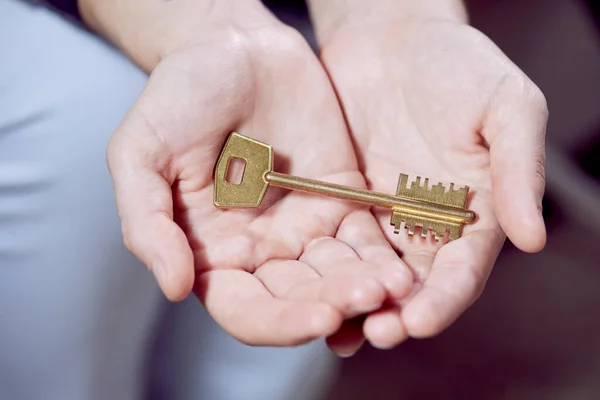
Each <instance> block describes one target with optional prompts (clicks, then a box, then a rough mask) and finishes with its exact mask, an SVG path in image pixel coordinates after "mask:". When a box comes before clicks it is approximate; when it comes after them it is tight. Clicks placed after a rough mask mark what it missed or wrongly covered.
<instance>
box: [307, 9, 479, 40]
mask: <svg viewBox="0 0 600 400" xmlns="http://www.w3.org/2000/svg"><path fill="white" fill-rule="evenodd" d="M308 4H309V8H310V12H311V19H312V21H313V24H314V27H315V33H316V35H317V39H318V40H319V42H320V43H324V42H327V40H328V39H329V38H330V37H331V36H332V35H333V34H334V33H335V32H336V31H337V30H338V29H340V28H348V27H352V26H356V25H364V24H384V23H395V24H402V23H403V22H406V23H410V22H413V21H417V20H431V19H438V20H448V21H454V22H457V23H464V24H466V23H468V14H467V10H466V7H465V5H464V3H463V0H373V1H369V2H367V1H364V0H308Z"/></svg>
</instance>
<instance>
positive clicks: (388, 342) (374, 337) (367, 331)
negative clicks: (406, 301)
mask: <svg viewBox="0 0 600 400" xmlns="http://www.w3.org/2000/svg"><path fill="white" fill-rule="evenodd" d="M363 332H364V335H365V337H366V339H367V340H368V341H369V343H371V345H372V346H373V347H375V348H378V349H382V350H387V349H391V348H394V347H395V346H397V345H399V344H400V343H402V342H404V341H405V340H406V339H408V332H407V330H406V328H405V326H404V323H403V322H402V315H401V308H400V306H398V305H390V306H387V307H384V308H382V309H380V310H377V311H375V312H374V313H371V314H369V316H368V317H367V319H366V320H365V323H364V327H363Z"/></svg>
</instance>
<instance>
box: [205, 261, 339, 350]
mask: <svg viewBox="0 0 600 400" xmlns="http://www.w3.org/2000/svg"><path fill="white" fill-rule="evenodd" d="M194 293H195V294H196V296H198V298H199V299H200V301H201V302H202V303H203V304H204V306H205V307H206V309H207V310H208V312H209V313H210V314H211V315H212V317H213V318H214V319H215V320H216V321H217V323H218V324H219V325H221V327H223V329H225V331H227V332H228V333H229V334H230V335H232V336H233V337H235V338H236V339H238V340H239V341H241V342H242V343H245V344H248V345H252V346H296V345H300V344H304V343H307V342H310V341H312V340H314V339H317V338H319V337H324V336H329V335H331V334H333V333H334V332H336V331H337V330H338V329H339V328H340V326H341V324H342V316H341V314H340V313H339V312H338V311H336V310H335V309H334V308H333V307H332V306H330V305H329V304H327V303H324V302H320V301H298V300H288V299H278V298H275V297H273V296H272V295H271V294H270V293H269V292H268V291H267V289H266V288H265V287H264V286H263V284H262V283H261V282H260V281H259V280H258V279H257V278H256V277H254V276H253V275H251V274H249V273H247V272H245V271H237V270H214V271H208V272H205V273H203V274H202V275H201V276H200V277H199V279H198V281H197V283H196V285H195V287H194Z"/></svg>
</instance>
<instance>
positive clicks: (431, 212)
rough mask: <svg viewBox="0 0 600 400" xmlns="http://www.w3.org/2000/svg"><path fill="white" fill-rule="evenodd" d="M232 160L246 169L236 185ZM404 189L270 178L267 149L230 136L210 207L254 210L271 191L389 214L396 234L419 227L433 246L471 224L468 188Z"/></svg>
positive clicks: (274, 175)
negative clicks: (317, 197)
mask: <svg viewBox="0 0 600 400" xmlns="http://www.w3.org/2000/svg"><path fill="white" fill-rule="evenodd" d="M234 159H241V160H243V161H244V163H245V167H244V172H243V175H242V180H241V182H239V183H230V182H228V181H227V175H228V172H229V167H230V165H231V162H232V160H234ZM407 184H408V176H407V175H404V174H402V175H400V181H399V183H398V189H397V192H396V195H390V194H386V193H379V192H374V191H370V190H365V189H357V188H353V187H349V186H344V185H338V184H334V183H329V182H322V181H318V180H314V179H306V178H300V177H295V176H290V175H286V174H281V173H278V172H274V171H273V150H272V148H271V146H269V145H267V144H265V143H262V142H259V141H256V140H254V139H251V138H248V137H245V136H242V135H240V134H238V133H235V132H234V133H232V134H231V135H230V136H229V138H228V139H227V142H226V143H225V147H224V148H223V151H222V152H221V156H220V157H219V160H218V161H217V166H216V168H215V193H214V203H215V205H216V206H218V207H223V208H232V207H234V208H255V207H258V206H259V205H260V204H261V202H262V200H263V197H264V195H265V193H266V190H267V187H268V186H269V185H273V186H277V187H280V188H284V189H290V190H297V191H302V192H306V193H313V194H320V195H325V196H328V197H334V198H337V199H342V200H348V201H353V202H358V203H362V204H366V205H371V206H377V207H384V208H389V209H392V219H391V225H394V227H395V229H394V232H395V233H399V231H400V229H401V225H402V223H404V225H405V228H406V229H407V230H408V233H409V235H412V234H414V231H415V227H417V226H419V227H421V235H422V236H426V235H427V231H428V230H431V231H432V233H433V235H435V238H436V239H437V240H439V239H440V236H441V235H443V234H444V233H445V232H446V231H449V239H450V240H453V239H458V238H459V237H460V235H461V230H462V229H461V228H462V225H464V224H469V223H472V222H473V221H474V220H475V213H473V211H470V210H467V209H466V208H465V205H466V200H467V194H468V191H469V188H468V186H465V187H463V188H462V189H459V190H455V189H454V184H452V185H451V186H450V190H449V191H446V190H445V188H444V187H443V186H442V184H441V183H439V184H437V185H435V186H433V187H432V188H431V190H430V189H429V188H428V179H425V184H424V185H423V186H421V184H420V177H419V178H417V180H416V181H415V182H412V184H411V187H410V188H409V187H407Z"/></svg>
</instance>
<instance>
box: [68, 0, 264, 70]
mask: <svg viewBox="0 0 600 400" xmlns="http://www.w3.org/2000/svg"><path fill="white" fill-rule="evenodd" d="M79 10H80V14H81V16H82V19H83V21H84V22H85V23H86V24H87V25H88V26H89V27H90V28H91V29H92V30H94V31H96V32H98V33H99V34H101V35H102V36H104V37H106V38H107V39H108V40H109V41H111V42H112V43H113V44H115V45H116V46H117V47H119V48H120V49H121V50H122V51H123V52H124V53H125V54H127V55H128V56H129V58H131V59H132V60H133V61H134V62H135V63H136V64H138V65H139V66H140V67H141V68H142V69H144V70H145V71H146V72H151V71H152V70H153V69H154V68H155V67H156V65H157V64H158V63H159V62H160V61H161V60H163V59H164V58H166V57H168V56H169V55H170V54H172V53H174V52H177V51H180V50H183V49H185V48H189V47H191V46H194V45H200V44H202V43H207V42H215V41H223V42H225V41H227V40H235V39H232V38H233V37H235V36H236V35H237V36H238V37H241V35H239V33H240V32H243V31H244V30H245V29H247V28H251V27H253V26H260V25H265V24H268V23H272V22H273V20H274V18H272V16H271V15H270V14H269V13H268V12H266V10H265V9H264V7H263V6H262V4H261V3H260V1H258V0H219V1H216V2H213V1H209V0H181V1H160V2H158V1H156V2H148V1H147V0H128V1H127V2H122V0H79Z"/></svg>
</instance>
